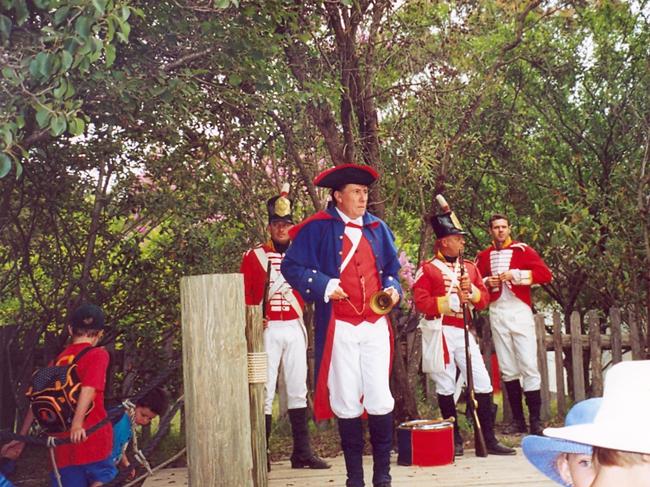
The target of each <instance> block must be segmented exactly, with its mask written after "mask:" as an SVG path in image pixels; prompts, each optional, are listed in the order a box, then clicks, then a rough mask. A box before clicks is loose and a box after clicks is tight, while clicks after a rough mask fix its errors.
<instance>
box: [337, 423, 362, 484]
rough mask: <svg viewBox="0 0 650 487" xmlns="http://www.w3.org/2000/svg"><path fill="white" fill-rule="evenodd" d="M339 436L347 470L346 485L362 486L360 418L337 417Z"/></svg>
mask: <svg viewBox="0 0 650 487" xmlns="http://www.w3.org/2000/svg"><path fill="white" fill-rule="evenodd" d="M339 436H340V437H341V448H342V449H343V457H344V458H345V469H346V471H347V477H348V478H347V481H346V482H345V486H346V487H364V485H365V484H364V482H363V427H362V425H361V418H350V419H344V418H339Z"/></svg>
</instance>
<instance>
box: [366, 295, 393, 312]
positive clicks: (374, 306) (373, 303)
mask: <svg viewBox="0 0 650 487" xmlns="http://www.w3.org/2000/svg"><path fill="white" fill-rule="evenodd" d="M370 309H371V310H372V311H373V313H375V314H378V315H386V314H388V313H390V310H391V309H393V298H392V297H391V295H390V294H388V293H387V292H386V291H377V292H376V293H375V294H373V295H372V296H371V297H370Z"/></svg>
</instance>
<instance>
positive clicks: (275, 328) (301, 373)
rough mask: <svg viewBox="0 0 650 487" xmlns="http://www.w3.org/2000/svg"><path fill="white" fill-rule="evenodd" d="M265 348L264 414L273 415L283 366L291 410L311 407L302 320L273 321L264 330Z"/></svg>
mask: <svg viewBox="0 0 650 487" xmlns="http://www.w3.org/2000/svg"><path fill="white" fill-rule="evenodd" d="M264 348H265V350H266V354H267V357H268V371H267V372H268V375H267V380H266V401H265V403H264V414H271V413H272V412H273V398H274V397H275V387H276V385H277V382H278V372H279V370H280V363H282V370H283V371H284V381H285V383H286V385H287V407H288V408H289V409H297V408H304V407H307V340H306V337H305V333H304V330H303V327H302V323H301V321H300V320H299V319H295V320H286V321H275V320H271V321H269V326H268V327H267V328H266V330H264Z"/></svg>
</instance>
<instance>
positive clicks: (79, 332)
mask: <svg viewBox="0 0 650 487" xmlns="http://www.w3.org/2000/svg"><path fill="white" fill-rule="evenodd" d="M102 331H103V330H96V329H93V328H72V336H73V337H75V338H80V337H86V338H96V337H98V336H99V335H100V334H101V333H102Z"/></svg>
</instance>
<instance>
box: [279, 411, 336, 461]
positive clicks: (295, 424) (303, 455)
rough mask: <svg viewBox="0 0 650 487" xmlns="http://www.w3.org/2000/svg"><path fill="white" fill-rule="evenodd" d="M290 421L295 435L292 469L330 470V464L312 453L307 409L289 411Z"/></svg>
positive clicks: (292, 432)
mask: <svg viewBox="0 0 650 487" xmlns="http://www.w3.org/2000/svg"><path fill="white" fill-rule="evenodd" d="M289 420H290V421H291V434H292V435H293V453H292V454H291V468H314V469H323V468H330V466H329V464H327V463H325V461H323V459H322V458H320V457H318V456H317V455H315V454H314V452H313V451H311V446H310V444H309V430H308V429H307V408H298V409H289Z"/></svg>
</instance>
